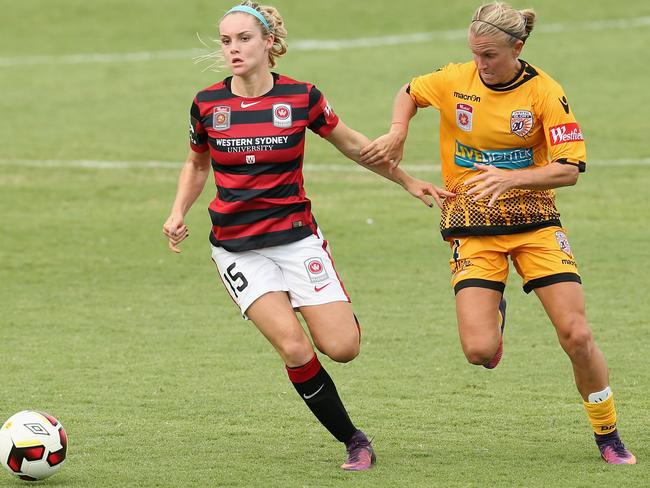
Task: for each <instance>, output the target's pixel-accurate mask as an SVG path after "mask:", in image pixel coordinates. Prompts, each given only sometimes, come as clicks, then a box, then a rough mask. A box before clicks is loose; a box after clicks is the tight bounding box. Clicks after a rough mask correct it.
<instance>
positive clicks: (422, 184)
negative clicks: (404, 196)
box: [404, 178, 456, 209]
mask: <svg viewBox="0 0 650 488" xmlns="http://www.w3.org/2000/svg"><path fill="white" fill-rule="evenodd" d="M404 188H405V189H406V191H408V192H409V193H410V194H411V195H413V196H414V197H415V198H419V199H420V200H422V201H423V202H424V204H425V205H426V206H427V207H433V203H431V200H430V199H429V196H431V197H433V199H434V200H435V201H436V204H437V205H438V207H440V209H442V206H443V202H444V199H445V198H451V197H455V196H456V194H455V193H452V192H450V191H447V190H443V189H442V188H438V187H437V186H435V185H433V184H431V183H429V182H428V181H423V180H418V179H417V178H411V179H410V180H409V181H408V182H406V183H405V184H404ZM427 195H428V196H427Z"/></svg>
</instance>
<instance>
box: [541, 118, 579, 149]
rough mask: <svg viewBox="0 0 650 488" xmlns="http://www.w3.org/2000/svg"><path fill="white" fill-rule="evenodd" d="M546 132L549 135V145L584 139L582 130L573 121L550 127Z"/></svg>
mask: <svg viewBox="0 0 650 488" xmlns="http://www.w3.org/2000/svg"><path fill="white" fill-rule="evenodd" d="M548 133H549V135H550V136H551V146H556V145H558V144H564V143H565V142H578V141H584V139H583V138H582V131H581V130H580V127H579V126H578V124H576V123H575V122H571V123H570V124H562V125H556V126H554V127H551V128H550V129H549V130H548Z"/></svg>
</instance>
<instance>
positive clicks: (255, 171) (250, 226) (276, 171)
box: [190, 73, 339, 251]
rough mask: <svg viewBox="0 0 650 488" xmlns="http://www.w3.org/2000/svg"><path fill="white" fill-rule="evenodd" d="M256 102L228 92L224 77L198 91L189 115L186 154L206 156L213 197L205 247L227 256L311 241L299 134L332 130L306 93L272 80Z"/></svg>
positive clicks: (300, 86)
mask: <svg viewBox="0 0 650 488" xmlns="http://www.w3.org/2000/svg"><path fill="white" fill-rule="evenodd" d="M273 80H274V84H273V88H272V89H271V90H270V91H269V92H268V93H266V94H265V95H262V96H260V97H257V98H245V97H239V96H237V95H234V94H233V93H232V91H231V81H232V77H228V78H226V79H225V80H223V81H221V82H219V83H217V84H215V85H212V86H210V87H209V88H206V89H205V90H202V91H200V92H199V93H198V94H197V96H196V98H195V99H194V103H193V104H192V108H191V110H190V146H191V148H192V150H193V151H196V152H199V153H203V152H205V151H208V150H209V151H210V157H211V160H212V169H213V170H214V179H215V183H216V185H217V195H216V197H215V198H214V200H213V201H212V202H211V203H210V207H209V212H210V217H211V219H212V232H211V234H210V242H211V243H212V244H213V245H215V246H221V247H223V248H224V249H227V250H228V251H247V250H250V249H259V248H262V247H269V246H277V245H280V244H286V243H289V242H294V241H297V240H300V239H303V238H305V237H307V236H309V235H310V234H316V221H315V219H314V216H313V215H312V213H311V202H310V201H309V199H308V198H307V197H306V195H305V189H304V185H303V174H302V165H303V157H304V149H305V129H306V128H307V127H309V128H310V129H311V130H312V131H314V132H315V133H317V134H319V135H320V136H321V137H326V136H327V135H328V134H329V133H330V132H331V131H332V130H333V129H334V128H335V127H336V125H337V124H338V121H339V118H338V117H337V115H336V114H335V113H334V112H333V111H332V109H331V108H330V106H329V104H328V103H327V101H326V100H325V97H324V96H323V95H322V94H321V92H320V91H319V90H318V88H316V87H315V86H314V85H312V84H310V83H305V82H301V81H296V80H293V79H291V78H288V77H286V76H282V75H278V74H276V73H273Z"/></svg>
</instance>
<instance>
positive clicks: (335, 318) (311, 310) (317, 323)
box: [300, 302, 359, 363]
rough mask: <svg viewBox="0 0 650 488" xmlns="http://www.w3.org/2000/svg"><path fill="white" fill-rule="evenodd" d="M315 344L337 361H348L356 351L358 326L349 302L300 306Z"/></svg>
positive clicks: (357, 347) (357, 349)
mask: <svg viewBox="0 0 650 488" xmlns="http://www.w3.org/2000/svg"><path fill="white" fill-rule="evenodd" d="M300 313H301V314H302V316H303V317H304V319H305V322H307V327H309V332H310V333H311V337H312V339H313V340H314V344H315V345H316V347H317V348H318V350H319V351H321V352H322V353H323V354H326V355H327V356H329V357H330V358H331V359H332V360H334V361H337V362H342V363H345V362H348V361H351V360H352V359H354V358H355V357H357V356H358V354H359V328H358V327H357V323H356V319H355V318H354V313H353V311H352V305H351V304H350V303H348V302H331V303H325V304H323V305H309V306H303V307H300Z"/></svg>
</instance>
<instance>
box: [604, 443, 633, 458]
mask: <svg viewBox="0 0 650 488" xmlns="http://www.w3.org/2000/svg"><path fill="white" fill-rule="evenodd" d="M609 445H610V446H611V447H612V449H614V452H615V453H616V454H618V455H619V456H620V457H627V456H628V455H629V454H628V452H627V449H625V445H624V444H623V441H622V440H620V439H614V440H613V441H612V442H611V443H610V444H609Z"/></svg>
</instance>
